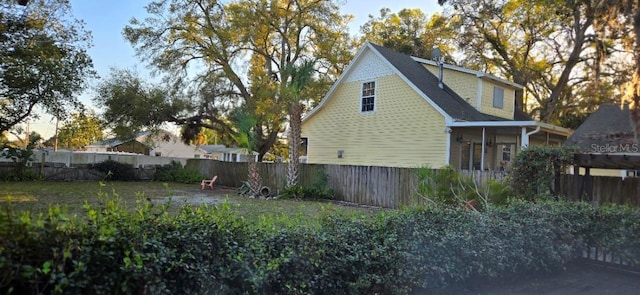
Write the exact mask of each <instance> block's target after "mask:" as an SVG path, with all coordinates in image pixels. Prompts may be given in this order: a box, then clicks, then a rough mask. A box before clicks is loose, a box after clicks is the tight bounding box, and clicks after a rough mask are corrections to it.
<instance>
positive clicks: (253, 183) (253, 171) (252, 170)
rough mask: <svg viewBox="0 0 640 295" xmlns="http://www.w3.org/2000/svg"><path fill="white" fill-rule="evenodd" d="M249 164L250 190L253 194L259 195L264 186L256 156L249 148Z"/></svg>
mask: <svg viewBox="0 0 640 295" xmlns="http://www.w3.org/2000/svg"><path fill="white" fill-rule="evenodd" d="M247 164H248V167H249V179H248V182H249V190H250V191H251V196H253V197H258V196H259V195H260V187H261V186H262V179H260V172H259V171H258V164H257V163H256V159H255V158H254V155H253V151H251V150H249V155H248V158H247Z"/></svg>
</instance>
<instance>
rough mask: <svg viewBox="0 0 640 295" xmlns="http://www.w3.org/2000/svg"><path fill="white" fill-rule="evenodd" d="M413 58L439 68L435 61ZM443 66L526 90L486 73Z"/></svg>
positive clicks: (447, 65)
mask: <svg viewBox="0 0 640 295" xmlns="http://www.w3.org/2000/svg"><path fill="white" fill-rule="evenodd" d="M411 58H413V60H415V61H417V62H419V63H424V64H428V65H432V66H438V63H437V62H435V61H433V60H429V59H424V58H419V57H415V56H412V57H411ZM443 66H444V68H445V69H449V70H453V71H458V72H462V73H467V74H471V75H475V76H476V77H478V78H480V79H482V78H487V79H489V80H493V81H495V82H498V83H502V84H506V85H509V86H511V87H514V88H518V89H524V86H522V85H520V84H518V83H514V82H511V81H508V80H505V79H502V78H498V77H496V76H494V75H491V74H487V73H485V72H481V71H476V70H471V69H467V68H463V67H459V66H454V65H450V64H444V65H443Z"/></svg>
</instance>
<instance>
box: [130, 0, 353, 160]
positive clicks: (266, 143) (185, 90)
mask: <svg viewBox="0 0 640 295" xmlns="http://www.w3.org/2000/svg"><path fill="white" fill-rule="evenodd" d="M146 9H147V12H148V13H149V15H150V16H149V17H148V18H146V19H144V20H138V19H132V20H131V22H130V25H128V26H127V27H126V28H125V29H124V36H125V37H126V39H127V40H129V42H131V44H132V45H133V46H134V47H135V49H136V51H137V53H138V55H139V57H140V58H142V59H143V60H144V61H146V62H147V63H148V64H149V65H150V66H152V68H153V69H155V70H157V72H158V73H161V74H162V73H164V74H167V75H165V76H164V77H165V81H166V82H168V83H169V84H171V85H173V91H174V92H175V93H177V94H176V95H171V96H170V97H168V98H169V99H175V98H176V97H185V94H186V97H188V98H189V99H184V100H183V102H185V104H182V105H181V107H182V108H174V109H173V110H174V113H172V114H171V116H164V117H157V118H156V117H155V114H154V113H153V112H152V110H150V111H149V112H148V117H149V118H153V119H151V121H154V122H159V121H166V120H168V121H171V122H175V123H178V124H180V125H183V126H186V127H187V128H184V129H183V130H184V132H183V137H184V139H186V140H190V139H192V138H193V137H195V136H197V134H199V133H200V132H199V131H200V129H201V128H211V129H215V130H217V131H221V132H227V131H229V130H233V129H234V128H233V126H230V125H229V124H231V123H232V122H233V120H228V119H227V118H228V117H229V115H230V113H231V112H232V111H233V110H235V109H237V108H239V107H242V108H243V111H245V112H249V113H251V114H252V115H253V116H254V117H255V119H256V126H255V127H254V128H252V129H251V130H252V132H255V134H254V136H253V139H254V140H255V143H256V144H255V147H256V149H257V151H258V152H259V153H260V157H262V156H263V155H264V154H265V153H266V152H267V151H268V150H269V149H270V148H271V147H272V146H273V144H274V142H275V141H276V140H277V137H278V134H279V133H280V132H281V131H283V126H284V122H285V120H286V114H287V104H286V103H285V101H284V98H283V94H282V93H281V90H282V89H283V88H282V87H280V85H281V83H284V81H288V80H289V79H288V77H287V74H286V72H284V71H282V70H283V69H284V68H286V67H288V66H290V65H296V64H300V63H301V62H302V61H304V60H312V61H314V63H315V64H316V68H315V70H316V71H317V72H318V73H319V74H320V76H321V78H322V79H320V81H324V83H316V84H315V85H314V87H317V89H318V90H317V91H316V93H324V92H325V91H326V89H328V87H329V86H330V82H331V81H332V80H333V79H335V77H337V75H338V74H339V73H341V72H342V69H343V68H344V67H345V66H346V64H347V63H348V62H349V60H350V59H351V56H352V54H353V53H352V48H351V47H350V46H349V45H350V43H349V42H350V40H349V35H348V31H347V28H346V25H347V23H348V22H349V21H350V20H351V17H350V16H347V15H341V14H340V13H339V7H338V5H337V3H336V1H314V0H269V1H266V0H241V1H234V2H218V1H215V0H189V1H187V0H159V1H153V2H151V3H150V4H148V5H147V6H146ZM320 97H321V96H320V95H319V96H318V97H317V98H314V100H319V98H320ZM165 104H168V105H173V106H174V107H175V104H173V103H172V102H170V101H165ZM133 105H134V106H138V107H144V106H143V105H140V104H136V103H133ZM154 107H158V108H162V109H166V108H164V107H162V106H154ZM125 121H126V120H125Z"/></svg>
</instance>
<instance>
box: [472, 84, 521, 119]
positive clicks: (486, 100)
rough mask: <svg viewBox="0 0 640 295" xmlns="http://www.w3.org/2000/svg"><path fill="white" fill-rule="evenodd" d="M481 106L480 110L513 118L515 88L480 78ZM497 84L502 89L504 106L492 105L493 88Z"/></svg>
mask: <svg viewBox="0 0 640 295" xmlns="http://www.w3.org/2000/svg"><path fill="white" fill-rule="evenodd" d="M482 82H483V83H482V107H481V108H480V111H481V112H483V113H485V114H489V115H494V116H497V117H501V118H507V119H513V112H514V109H513V108H514V105H513V103H514V101H513V100H514V97H515V89H513V88H511V87H508V86H506V85H499V84H497V83H493V82H491V81H488V80H486V79H484V80H482ZM495 86H497V87H500V88H502V89H504V104H503V106H504V108H502V109H499V108H494V107H493V88H494V87H495Z"/></svg>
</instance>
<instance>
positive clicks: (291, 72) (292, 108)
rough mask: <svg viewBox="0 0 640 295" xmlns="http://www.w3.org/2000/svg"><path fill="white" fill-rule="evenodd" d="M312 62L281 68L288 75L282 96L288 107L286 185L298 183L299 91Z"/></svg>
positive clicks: (301, 109)
mask: <svg viewBox="0 0 640 295" xmlns="http://www.w3.org/2000/svg"><path fill="white" fill-rule="evenodd" d="M313 71H314V63H313V62H312V61H305V62H303V63H302V64H301V65H299V66H296V65H292V64H291V65H288V66H287V67H285V68H284V69H283V76H284V77H288V78H287V81H286V83H283V84H285V88H284V89H283V97H285V98H286V100H285V101H286V103H287V106H288V108H289V164H288V167H287V168H288V169H287V187H290V186H295V185H298V168H299V166H300V159H299V156H300V147H301V145H302V144H301V136H302V113H303V112H304V106H303V105H302V103H301V101H300V93H301V92H302V90H303V89H304V88H305V86H307V84H308V83H309V81H310V80H311V77H312V76H313Z"/></svg>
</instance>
